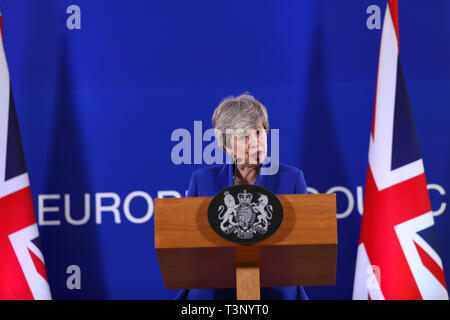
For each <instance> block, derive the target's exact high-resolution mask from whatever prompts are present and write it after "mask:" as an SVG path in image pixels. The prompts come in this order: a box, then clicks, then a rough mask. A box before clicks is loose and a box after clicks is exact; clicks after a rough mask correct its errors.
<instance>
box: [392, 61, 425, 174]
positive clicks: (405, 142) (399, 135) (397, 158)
mask: <svg viewBox="0 0 450 320" xmlns="http://www.w3.org/2000/svg"><path fill="white" fill-rule="evenodd" d="M421 158H422V157H421V154H420V149H419V143H418V141H417V133H416V127H415V125H414V118H413V114H412V109H411V104H410V102H409V97H408V90H407V88H406V82H405V77H404V75H403V70H402V67H401V64H400V59H398V62H397V86H396V91H395V114H394V131H393V136H392V162H391V170H394V169H397V168H399V167H402V166H404V165H407V164H409V163H411V162H414V161H416V160H419V159H421Z"/></svg>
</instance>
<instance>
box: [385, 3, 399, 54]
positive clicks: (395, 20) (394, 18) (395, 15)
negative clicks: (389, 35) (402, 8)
mask: <svg viewBox="0 0 450 320" xmlns="http://www.w3.org/2000/svg"><path fill="white" fill-rule="evenodd" d="M388 6H389V11H390V13H391V17H392V24H393V25H394V29H395V34H396V36H397V46H398V49H399V51H400V38H399V37H398V2H397V0H390V1H389V2H388Z"/></svg>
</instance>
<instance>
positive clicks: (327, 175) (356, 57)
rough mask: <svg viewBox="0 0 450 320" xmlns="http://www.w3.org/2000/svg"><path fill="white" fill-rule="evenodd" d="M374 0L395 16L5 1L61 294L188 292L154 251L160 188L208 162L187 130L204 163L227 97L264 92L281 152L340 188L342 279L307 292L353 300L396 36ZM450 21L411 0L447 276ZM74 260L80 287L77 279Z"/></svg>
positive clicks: (176, 187) (311, 175)
mask: <svg viewBox="0 0 450 320" xmlns="http://www.w3.org/2000/svg"><path fill="white" fill-rule="evenodd" d="M70 5H76V6H77V8H78V9H79V11H77V10H75V11H73V10H71V9H70V8H69V6H70ZM372 5H375V6H378V8H380V16H381V19H382V17H383V15H384V11H385V1H380V0H353V1H345V2H342V1H331V0H330V1H312V0H310V1H297V0H292V1H275V0H273V1H261V0H255V1H240V0H229V1H206V0H205V1H200V0H192V1H183V0H179V1H145V0H141V1H139V0H128V1H112V0H108V1H106V0H97V1H88V0H70V1H66V0H42V1H34V0H21V1H17V0H3V2H2V3H1V10H2V12H3V24H4V44H5V51H6V55H7V59H8V63H9V69H10V76H11V83H12V88H13V93H14V96H15V101H16V108H17V113H18V118H19V125H20V129H21V134H22V142H23V146H24V151H25V159H26V163H27V168H28V171H29V176H30V182H31V191H32V195H33V202H34V206H35V210H36V216H37V219H38V222H39V230H40V234H41V243H42V249H43V253H44V256H45V260H46V266H47V273H48V277H49V282H50V287H51V290H52V294H53V297H54V298H56V299H93V298H96V299H172V298H173V297H174V296H175V294H176V293H177V291H173V290H166V289H165V288H164V284H163V280H162V277H161V272H160V270H159V266H158V262H157V258H156V255H155V251H154V241H153V229H154V225H153V202H152V200H153V199H155V198H156V197H158V196H163V195H164V194H166V195H168V194H172V196H173V195H174V194H177V193H179V194H180V195H182V196H183V195H184V193H185V190H186V189H187V186H188V182H189V178H190V175H191V173H192V172H193V170H196V169H199V168H201V167H203V166H206V165H207V164H206V163H205V161H204V159H200V161H197V162H200V163H197V164H188V163H184V164H179V165H177V164H176V163H174V160H173V157H172V150H173V148H174V147H175V146H176V145H177V144H178V143H179V142H178V141H172V140H174V139H172V138H171V137H172V133H173V132H174V131H175V130H176V129H186V130H188V132H190V133H191V137H192V140H191V143H190V144H189V145H191V146H192V154H191V155H189V154H186V155H185V156H186V157H188V156H189V159H191V161H190V162H191V163H194V162H195V161H194V160H195V159H194V155H193V153H194V149H195V147H194V144H196V145H197V146H198V145H199V146H200V147H202V148H203V149H205V148H206V147H207V146H208V145H209V143H210V142H209V141H207V140H208V139H207V138H205V139H204V140H205V141H203V142H202V140H203V139H202V137H201V134H202V133H205V132H206V130H207V129H210V128H211V115H212V112H213V110H214V108H215V106H216V105H217V104H218V102H219V101H220V100H221V99H222V98H223V97H226V96H228V95H238V94H240V93H242V92H244V91H248V92H250V93H251V94H252V95H254V96H255V97H256V98H257V99H259V100H260V101H261V102H263V103H264V104H265V105H266V107H267V109H268V112H269V121H270V126H271V128H273V129H279V139H280V149H279V157H280V161H281V162H284V163H287V164H290V165H294V166H296V167H298V168H301V169H302V170H303V171H304V174H305V178H306V182H307V184H308V186H309V187H310V188H314V189H315V190H317V191H318V192H321V193H325V192H336V194H337V201H338V208H337V209H338V217H339V219H338V236H339V248H338V264H337V281H336V286H332V287H314V288H312V287H311V288H310V287H308V288H306V290H307V293H308V294H309V296H310V297H311V298H313V299H350V298H351V294H352V286H353V275H354V267H355V261H356V247H357V242H358V237H359V227H360V223H361V210H362V192H363V187H364V184H365V177H366V171H367V156H368V146H369V132H370V127H371V121H372V112H373V101H374V93H375V81H376V74H377V63H378V53H379V45H380V38H381V30H380V29H378V28H377V27H376V18H377V16H376V10H375V11H373V10H368V8H369V7H370V6H372ZM68 8H69V10H68ZM72 8H73V7H72ZM372 8H373V7H372ZM368 11H369V13H367V12H368ZM68 12H69V13H68ZM78 13H79V15H77V14H78ZM374 14H375V16H374ZM78 18H80V19H79V20H77V19H78ZM374 19H375V20H374ZM368 20H369V21H368ZM449 21H450V1H448V0H433V1H421V0H417V1H405V0H400V1H399V23H400V57H401V60H402V65H403V70H404V73H405V77H406V82H407V86H408V90H409V95H410V99H411V104H412V108H413V112H414V116H415V123H416V127H417V132H418V138H419V143H420V147H421V152H422V156H423V159H424V164H425V171H426V175H427V181H428V183H429V185H430V197H431V201H432V208H433V210H434V211H435V214H436V217H435V223H436V229H437V236H438V241H439V245H440V250H441V257H442V260H443V263H444V270H445V273H446V278H447V283H448V281H449V279H450V241H449V238H448V231H447V230H448V229H449V227H450V217H449V212H448V209H447V204H448V202H449V200H450V199H449V195H448V192H449V191H450V189H449V188H450V169H449V166H448V164H449V162H450V151H449V150H450V148H449V142H450V139H449V133H450V131H449V129H448V123H449V119H450V105H449V101H450V61H449V57H450V23H449ZM380 22H382V21H380ZM74 26H75V28H74ZM374 26H375V27H374ZM77 27H79V29H78V28H77ZM194 121H201V123H200V122H199V123H200V124H201V126H202V128H201V130H200V135H198V132H197V134H196V135H195V134H194V133H195V132H194V125H195V124H194ZM197 124H198V123H197ZM197 160H198V159H197ZM167 190H169V191H171V192H169V193H167V192H166V193H163V192H161V191H167ZM310 190H311V191H313V189H310ZM139 191H140V192H139ZM174 191H176V192H175V193H174ZM86 195H87V196H86ZM108 207H109V209H108ZM74 220H75V222H74ZM77 220H78V221H79V222H78V223H76V221H77ZM72 265H76V266H79V268H80V270H81V288H80V289H69V288H68V286H67V283H66V280H67V278H68V277H69V276H70V275H71V274H70V272H69V273H68V267H69V266H72Z"/></svg>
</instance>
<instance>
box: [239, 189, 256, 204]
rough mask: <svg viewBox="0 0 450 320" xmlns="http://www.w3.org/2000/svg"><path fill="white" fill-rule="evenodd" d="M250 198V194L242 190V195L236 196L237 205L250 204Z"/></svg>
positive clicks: (251, 196)
mask: <svg viewBox="0 0 450 320" xmlns="http://www.w3.org/2000/svg"><path fill="white" fill-rule="evenodd" d="M252 198H253V195H252V194H251V193H247V190H244V192H243V193H239V194H238V199H239V203H250V202H251V201H252Z"/></svg>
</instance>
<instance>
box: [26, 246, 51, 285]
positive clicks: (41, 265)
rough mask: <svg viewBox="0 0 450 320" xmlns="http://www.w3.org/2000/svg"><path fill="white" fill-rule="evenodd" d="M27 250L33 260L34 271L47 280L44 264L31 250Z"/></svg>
mask: <svg viewBox="0 0 450 320" xmlns="http://www.w3.org/2000/svg"><path fill="white" fill-rule="evenodd" d="M28 252H29V253H30V256H31V259H32V260H33V263H34V266H35V267H36V271H37V272H38V273H39V274H40V275H41V277H42V278H44V279H45V280H46V281H47V282H48V280H47V272H46V271H45V264H44V263H43V262H42V260H41V259H39V257H38V256H36V255H35V254H34V253H33V251H31V250H30V249H28Z"/></svg>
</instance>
